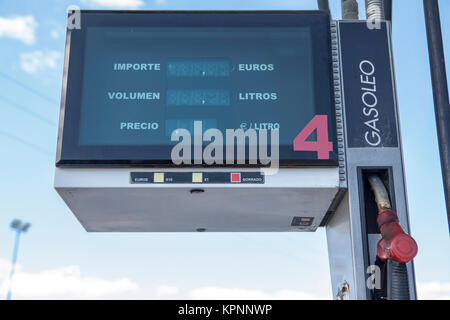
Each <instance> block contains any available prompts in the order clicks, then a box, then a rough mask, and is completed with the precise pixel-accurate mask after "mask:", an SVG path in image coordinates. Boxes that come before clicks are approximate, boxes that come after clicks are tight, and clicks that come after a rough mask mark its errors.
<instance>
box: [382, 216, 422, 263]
mask: <svg viewBox="0 0 450 320" xmlns="http://www.w3.org/2000/svg"><path fill="white" fill-rule="evenodd" d="M377 223H378V228H379V229H380V232H381V236H382V239H381V240H380V241H379V242H378V246H377V257H378V258H380V259H381V260H383V261H384V260H387V259H391V260H395V261H398V262H402V263H406V262H409V261H411V260H412V259H413V258H414V257H415V256H416V254H417V243H416V241H414V239H413V238H412V237H411V236H410V235H409V234H407V233H406V232H405V231H404V230H403V228H402V227H401V225H400V224H399V223H398V216H397V214H396V213H395V212H394V211H392V210H385V211H383V212H381V213H380V214H379V215H378V218H377Z"/></svg>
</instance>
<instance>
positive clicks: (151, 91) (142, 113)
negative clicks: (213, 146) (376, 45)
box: [57, 11, 337, 165]
mask: <svg viewBox="0 0 450 320" xmlns="http://www.w3.org/2000/svg"><path fill="white" fill-rule="evenodd" d="M80 22H81V24H80V25H81V28H80V29H72V30H70V31H69V37H68V47H67V49H66V50H69V51H70V55H69V59H68V61H66V66H67V65H68V72H67V74H66V78H67V86H66V87H65V88H66V91H65V92H63V98H64V97H65V105H64V106H63V108H64V119H63V121H64V125H63V127H62V129H61V130H62V132H60V138H61V136H62V143H61V145H60V150H59V159H58V162H57V164H59V165H86V164H87V165H108V164H109V165H113V164H122V165H135V164H138V165H142V164H147V165H157V164H161V165H167V164H169V162H170V160H171V158H170V155H171V150H172V148H173V147H174V146H175V145H176V144H177V143H178V140H174V139H171V136H172V135H173V134H174V133H177V132H181V131H180V129H185V130H187V132H189V133H190V134H191V135H192V137H194V136H195V135H199V134H200V135H202V134H204V132H205V131H207V130H208V129H218V130H219V131H220V132H221V133H222V134H223V137H224V139H223V141H224V144H225V140H226V139H225V136H226V132H227V129H231V130H236V129H242V130H244V131H247V130H248V129H254V130H255V131H256V132H257V133H259V131H261V129H265V130H267V134H268V137H267V139H268V141H269V145H270V142H271V141H272V140H270V139H271V138H270V136H271V133H272V132H273V130H277V131H278V133H279V154H280V164H281V165H283V164H286V165H292V164H298V165H335V163H336V153H337V152H336V141H335V140H336V137H335V136H336V134H335V131H336V124H335V118H334V104H333V87H332V71H331V50H330V35H329V16H327V15H326V14H324V13H319V12H289V13H288V12H140V13H126V12H120V13H119V12H117V13H115V12H98V11H82V13H81V16H80ZM317 115H321V116H326V120H325V121H326V123H325V128H324V127H323V125H324V123H323V122H321V126H322V127H321V128H319V127H317V126H316V127H315V129H316V130H317V132H316V130H314V132H311V135H310V136H309V137H308V139H309V140H310V141H316V140H317V139H318V136H319V134H318V130H326V131H327V132H326V135H327V136H328V138H327V139H328V141H329V142H331V143H332V145H333V148H332V149H331V150H329V156H328V157H323V156H322V157H318V153H317V152H315V151H311V150H304V151H298V150H297V151H295V150H294V147H293V142H294V139H296V137H297V136H298V135H299V133H300V132H301V131H302V130H303V129H305V128H307V127H308V126H313V127H314V121H313V119H314V118H315V116H317ZM322 119H323V118H322ZM311 121H313V123H312V122H311ZM194 123H196V126H195V129H194ZM199 128H200V130H201V131H199V130H198V129H199ZM196 130H197V131H196ZM184 132H185V131H184ZM172 140H174V141H172ZM203 144H204V146H205V145H207V144H208V142H204V143H203ZM204 146H203V147H204ZM224 149H225V146H224Z"/></svg>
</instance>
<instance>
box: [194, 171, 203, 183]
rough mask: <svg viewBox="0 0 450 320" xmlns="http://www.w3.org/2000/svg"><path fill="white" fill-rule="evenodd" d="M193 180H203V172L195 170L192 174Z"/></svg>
mask: <svg viewBox="0 0 450 320" xmlns="http://www.w3.org/2000/svg"><path fill="white" fill-rule="evenodd" d="M192 182H203V174H202V173H201V172H194V173H193V174H192Z"/></svg>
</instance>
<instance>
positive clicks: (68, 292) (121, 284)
mask: <svg viewBox="0 0 450 320" xmlns="http://www.w3.org/2000/svg"><path fill="white" fill-rule="evenodd" d="M8 273H9V263H8V262H7V261H5V260H2V259H0V294H1V295H2V296H5V294H6V290H7V284H8V280H7V275H8ZM137 291H138V285H137V284H136V283H135V282H133V281H131V280H129V279H128V278H121V279H117V280H106V279H102V278H97V277H85V276H82V274H81V271H80V268H79V267H78V266H68V267H62V268H57V269H51V270H44V271H41V272H38V273H29V272H25V271H23V270H22V267H21V266H18V268H17V271H16V274H15V276H14V282H13V296H14V297H17V298H45V297H49V298H68V297H71V298H81V299H83V298H99V297H102V296H109V295H114V294H123V293H134V292H137Z"/></svg>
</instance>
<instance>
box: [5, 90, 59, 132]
mask: <svg viewBox="0 0 450 320" xmlns="http://www.w3.org/2000/svg"><path fill="white" fill-rule="evenodd" d="M0 99H2V100H4V101H6V103H7V104H9V105H12V106H14V107H16V108H18V109H20V110H21V111H23V112H25V113H28V114H29V115H31V116H33V117H35V118H36V119H38V120H41V121H43V122H45V123H46V124H48V125H51V126H56V123H54V122H53V121H51V120H49V119H47V118H45V117H43V116H41V115H40V114H39V113H36V112H34V111H32V110H30V109H29V108H27V107H24V106H21V105H19V104H17V103H15V102H14V101H12V100H11V99H9V98H6V97H4V96H0Z"/></svg>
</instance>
